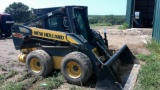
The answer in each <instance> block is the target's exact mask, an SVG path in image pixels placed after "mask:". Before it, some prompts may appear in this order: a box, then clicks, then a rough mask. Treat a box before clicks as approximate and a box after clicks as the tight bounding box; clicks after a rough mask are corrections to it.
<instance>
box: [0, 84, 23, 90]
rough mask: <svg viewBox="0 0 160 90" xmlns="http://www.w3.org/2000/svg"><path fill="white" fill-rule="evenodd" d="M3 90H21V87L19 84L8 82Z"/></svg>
mask: <svg viewBox="0 0 160 90" xmlns="http://www.w3.org/2000/svg"><path fill="white" fill-rule="evenodd" d="M3 90H23V85H22V84H21V83H13V82H10V83H8V84H7V86H5V87H4V88H3Z"/></svg>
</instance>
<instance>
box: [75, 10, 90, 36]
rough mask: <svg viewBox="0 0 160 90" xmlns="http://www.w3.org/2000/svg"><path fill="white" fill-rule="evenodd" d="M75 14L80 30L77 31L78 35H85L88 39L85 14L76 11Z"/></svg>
mask: <svg viewBox="0 0 160 90" xmlns="http://www.w3.org/2000/svg"><path fill="white" fill-rule="evenodd" d="M74 14H75V18H76V21H77V25H78V27H79V29H78V30H77V33H78V34H80V35H83V37H84V38H85V39H87V30H86V25H85V21H84V17H83V12H82V11H80V10H76V9H75V11H74Z"/></svg>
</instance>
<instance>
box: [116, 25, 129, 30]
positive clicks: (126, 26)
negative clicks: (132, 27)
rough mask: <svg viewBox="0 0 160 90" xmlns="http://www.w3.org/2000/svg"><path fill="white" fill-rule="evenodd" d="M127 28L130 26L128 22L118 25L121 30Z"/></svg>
mask: <svg viewBox="0 0 160 90" xmlns="http://www.w3.org/2000/svg"><path fill="white" fill-rule="evenodd" d="M127 28H129V25H128V24H126V23H124V24H123V25H121V26H119V27H118V29H119V30H125V29H127Z"/></svg>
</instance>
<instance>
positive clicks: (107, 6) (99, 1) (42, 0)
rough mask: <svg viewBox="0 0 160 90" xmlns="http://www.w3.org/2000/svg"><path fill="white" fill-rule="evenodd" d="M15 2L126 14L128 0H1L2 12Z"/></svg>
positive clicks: (93, 12)
mask: <svg viewBox="0 0 160 90" xmlns="http://www.w3.org/2000/svg"><path fill="white" fill-rule="evenodd" d="M13 2H22V3H23V4H25V5H27V6H29V7H30V8H35V9H37V8H48V7H58V6H66V5H82V6H88V13H89V15H111V14H112V15H125V14H126V6H127V0H0V3H1V5H0V12H4V10H5V8H6V7H8V6H9V5H10V4H12V3H13Z"/></svg>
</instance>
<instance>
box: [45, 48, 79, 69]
mask: <svg viewBox="0 0 160 90" xmlns="http://www.w3.org/2000/svg"><path fill="white" fill-rule="evenodd" d="M43 50H45V51H46V52H47V53H48V54H49V55H50V56H52V59H53V68H54V69H61V62H62V59H63V58H64V57H65V56H66V55H67V54H69V53H71V52H74V51H77V50H76V49H75V48H71V47H68V48H63V47H61V48H43Z"/></svg>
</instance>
